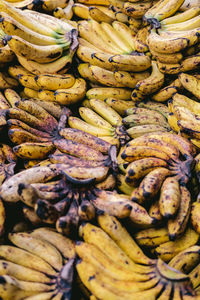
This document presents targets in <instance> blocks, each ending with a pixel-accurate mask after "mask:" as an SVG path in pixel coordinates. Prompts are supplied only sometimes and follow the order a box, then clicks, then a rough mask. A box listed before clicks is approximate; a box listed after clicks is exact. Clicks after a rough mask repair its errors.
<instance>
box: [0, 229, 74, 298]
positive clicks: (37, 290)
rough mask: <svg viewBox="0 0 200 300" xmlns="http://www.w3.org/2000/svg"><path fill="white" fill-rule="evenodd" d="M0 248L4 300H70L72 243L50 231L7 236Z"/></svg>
mask: <svg viewBox="0 0 200 300" xmlns="http://www.w3.org/2000/svg"><path fill="white" fill-rule="evenodd" d="M8 239H9V242H10V243H9V245H6V244H3V245H0V253H1V260H0V278H1V283H0V294H1V297H2V299H5V300H11V299H16V300H22V299H27V300H28V299H40V300H41V299H55V300H56V299H61V298H63V299H64V298H65V299H70V298H71V294H72V283H73V277H74V261H75V249H74V243H73V242H72V241H71V240H70V239H68V238H66V237H63V236H62V235H61V234H59V233H57V232H55V231H54V230H53V229H51V228H45V227H42V228H38V229H35V230H34V231H32V232H30V233H27V232H18V233H9V235H8Z"/></svg>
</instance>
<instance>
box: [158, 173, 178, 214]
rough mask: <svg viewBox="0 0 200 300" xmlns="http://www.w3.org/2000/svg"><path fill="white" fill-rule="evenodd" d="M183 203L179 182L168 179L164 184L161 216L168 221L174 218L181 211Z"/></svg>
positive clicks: (160, 201)
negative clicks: (181, 203)
mask: <svg viewBox="0 0 200 300" xmlns="http://www.w3.org/2000/svg"><path fill="white" fill-rule="evenodd" d="M181 201H182V200H181V193H180V188H179V183H178V180H177V179H176V178H173V177H168V178H166V179H165V181H164V182H163V184H162V187H161V192H160V199H159V205H160V212H161V215H162V216H163V217H165V218H167V219H169V218H173V217H174V216H175V214H176V213H177V211H178V209H179V206H180V202H181Z"/></svg>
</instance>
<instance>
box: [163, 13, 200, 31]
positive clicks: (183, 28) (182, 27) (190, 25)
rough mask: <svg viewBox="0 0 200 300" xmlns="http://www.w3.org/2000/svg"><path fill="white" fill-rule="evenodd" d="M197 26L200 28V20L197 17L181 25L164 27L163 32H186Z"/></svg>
mask: <svg viewBox="0 0 200 300" xmlns="http://www.w3.org/2000/svg"><path fill="white" fill-rule="evenodd" d="M199 26H200V18H199V16H196V17H193V18H191V19H190V20H187V21H185V22H182V23H178V24H171V25H166V26H165V30H168V31H176V30H177V29H178V30H179V31H186V30H191V29H195V28H197V27H199Z"/></svg>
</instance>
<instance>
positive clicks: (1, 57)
mask: <svg viewBox="0 0 200 300" xmlns="http://www.w3.org/2000/svg"><path fill="white" fill-rule="evenodd" d="M13 59H14V53H13V51H12V50H11V49H10V48H9V46H8V45H6V46H4V47H2V48H1V51H0V63H8V62H11V61H12V60H13Z"/></svg>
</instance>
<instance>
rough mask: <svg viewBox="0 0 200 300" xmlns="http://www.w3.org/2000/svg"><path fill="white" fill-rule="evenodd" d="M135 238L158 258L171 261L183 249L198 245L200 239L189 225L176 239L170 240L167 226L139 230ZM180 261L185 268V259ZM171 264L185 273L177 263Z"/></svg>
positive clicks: (186, 266)
mask: <svg viewBox="0 0 200 300" xmlns="http://www.w3.org/2000/svg"><path fill="white" fill-rule="evenodd" d="M134 238H135V240H136V242H137V243H138V244H139V246H140V247H143V248H144V249H146V250H147V249H148V250H149V251H150V252H151V253H152V254H153V255H155V256H156V257H157V258H161V259H162V260H164V261H165V262H169V261H171V260H172V261H173V259H174V258H175V257H176V256H177V255H179V254H181V252H182V251H187V249H188V248H189V247H196V244H197V243H198V240H199V234H198V233H197V232H195V231H194V230H193V229H192V228H191V227H188V228H187V230H186V231H185V233H184V234H183V235H182V236H181V237H178V238H176V240H174V241H170V239H169V235H168V230H167V228H166V227H160V228H153V227H151V228H146V229H143V230H140V231H138V232H137V233H135V234H134ZM179 263H180V264H182V263H183V265H182V266H183V268H184V261H180V262H179ZM194 263H195V261H194ZM169 265H170V264H169ZM170 266H171V267H173V268H175V269H178V270H179V271H182V272H184V273H185V271H184V269H181V268H178V267H177V266H176V265H175V263H174V264H172V265H170ZM185 268H186V269H187V268H189V266H188V265H187V264H186V265H185ZM186 273H187V272H186ZM198 280H199V278H198Z"/></svg>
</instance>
